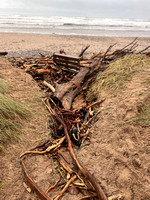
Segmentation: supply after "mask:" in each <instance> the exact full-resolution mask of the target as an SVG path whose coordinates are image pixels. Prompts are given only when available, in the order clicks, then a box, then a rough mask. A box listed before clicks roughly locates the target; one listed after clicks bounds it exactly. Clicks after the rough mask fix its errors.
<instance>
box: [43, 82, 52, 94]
mask: <svg viewBox="0 0 150 200" xmlns="http://www.w3.org/2000/svg"><path fill="white" fill-rule="evenodd" d="M43 85H45V86H46V87H48V88H49V89H50V90H51V91H52V92H53V93H54V92H55V88H54V87H53V86H52V85H51V84H50V83H48V82H46V81H43Z"/></svg>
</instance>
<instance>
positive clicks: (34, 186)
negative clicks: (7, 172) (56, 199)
mask: <svg viewBox="0 0 150 200" xmlns="http://www.w3.org/2000/svg"><path fill="white" fill-rule="evenodd" d="M20 163H21V166H22V169H23V172H24V174H25V177H26V179H27V181H28V183H29V184H30V186H31V188H32V189H33V190H34V191H35V192H36V193H37V194H38V196H39V197H40V198H41V199H43V200H52V199H51V198H50V197H49V196H47V195H46V194H45V193H44V192H43V191H42V190H41V189H40V188H39V187H38V186H37V184H36V183H35V182H34V181H33V180H32V178H31V177H30V175H29V174H28V172H27V168H26V167H25V164H24V162H23V160H20Z"/></svg>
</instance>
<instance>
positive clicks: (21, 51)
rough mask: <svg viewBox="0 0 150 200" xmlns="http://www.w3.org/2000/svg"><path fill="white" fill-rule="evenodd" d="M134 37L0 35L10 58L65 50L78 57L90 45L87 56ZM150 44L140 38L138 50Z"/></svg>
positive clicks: (1, 42)
mask: <svg viewBox="0 0 150 200" xmlns="http://www.w3.org/2000/svg"><path fill="white" fill-rule="evenodd" d="M133 39H134V38H133V37H94V36H65V35H63V36H60V35H42V34H41V35H40V34H17V33H0V51H8V53H9V54H8V56H9V57H11V56H34V55H35V56H37V55H38V54H39V53H45V54H51V53H53V52H59V50H60V49H64V50H65V52H66V53H67V54H71V55H78V54H79V52H80V51H81V49H82V48H84V47H85V46H86V45H88V44H89V45H90V48H89V49H88V51H87V55H89V54H90V55H91V53H93V52H99V51H103V52H104V51H106V49H107V48H108V47H109V46H110V45H112V44H114V43H117V44H116V45H115V47H114V48H113V49H118V48H121V47H124V46H125V45H127V44H128V43H130V42H131V41H133ZM149 44H150V37H149V38H148V37H147V38H138V47H137V49H143V48H144V47H146V46H148V45H149Z"/></svg>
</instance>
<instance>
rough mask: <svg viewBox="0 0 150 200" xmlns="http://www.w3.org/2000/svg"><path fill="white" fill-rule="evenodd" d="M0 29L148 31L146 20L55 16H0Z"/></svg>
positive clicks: (148, 21) (149, 26) (149, 24)
mask: <svg viewBox="0 0 150 200" xmlns="http://www.w3.org/2000/svg"><path fill="white" fill-rule="evenodd" d="M0 27H8V28H9V27H16V28H17V27H31V28H33V29H34V28H41V29H42V28H43V27H44V28H57V29H61V28H62V29H99V30H135V31H137V30H144V31H150V20H148V19H114V18H88V17H57V16H51V17H49V16H46V17H45V16H21V15H12V16H10V15H1V16H0Z"/></svg>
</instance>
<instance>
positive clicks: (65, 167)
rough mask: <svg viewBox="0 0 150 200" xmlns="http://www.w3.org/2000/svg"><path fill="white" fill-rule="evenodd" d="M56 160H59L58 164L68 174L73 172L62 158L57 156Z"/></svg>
mask: <svg viewBox="0 0 150 200" xmlns="http://www.w3.org/2000/svg"><path fill="white" fill-rule="evenodd" d="M58 161H59V163H60V165H61V166H62V167H63V168H64V169H65V170H66V171H67V172H68V173H69V174H72V173H73V170H72V169H71V168H70V167H69V166H67V165H66V164H65V163H64V162H63V160H62V159H61V158H60V157H58Z"/></svg>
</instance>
